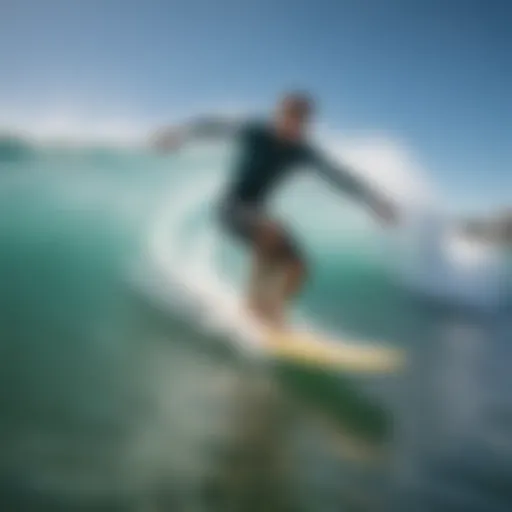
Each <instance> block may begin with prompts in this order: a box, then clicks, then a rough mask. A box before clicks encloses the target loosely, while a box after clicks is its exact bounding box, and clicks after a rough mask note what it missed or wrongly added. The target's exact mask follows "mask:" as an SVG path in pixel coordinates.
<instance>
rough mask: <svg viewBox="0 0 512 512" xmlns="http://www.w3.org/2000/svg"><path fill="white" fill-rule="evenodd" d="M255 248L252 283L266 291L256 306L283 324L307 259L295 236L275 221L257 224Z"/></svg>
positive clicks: (268, 318) (303, 272)
mask: <svg viewBox="0 0 512 512" xmlns="http://www.w3.org/2000/svg"><path fill="white" fill-rule="evenodd" d="M254 252H255V261H254V265H253V275H252V279H253V285H254V287H255V289H256V290H258V292H259V293H261V292H264V296H263V297H262V296H259V297H257V298H256V307H257V308H258V309H259V310H260V311H263V314H264V316H265V318H266V320H269V321H271V322H272V323H273V324H276V325H283V324H284V320H285V308H286V305H287V304H288V302H289V301H290V300H291V298H292V297H293V296H294V295H296V294H297V293H298V292H299V290H300V288H301V285H302V284H303V282H304V280H305V276H306V264H305V261H304V259H303V258H302V257H301V255H300V252H299V251H298V249H297V246H296V244H295V242H294V241H293V239H292V237H291V236H290V235H289V234H288V233H287V232H286V230H285V229H284V228H283V227H282V226H280V225H279V224H278V223H275V222H272V221H266V222H264V223H261V224H260V226H259V227H258V236H257V237H256V238H255V248H254ZM250 296H251V295H250Z"/></svg>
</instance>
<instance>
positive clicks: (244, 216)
mask: <svg viewBox="0 0 512 512" xmlns="http://www.w3.org/2000/svg"><path fill="white" fill-rule="evenodd" d="M219 210H220V211H219V216H218V218H219V221H220V225H221V228H222V229H223V231H224V232H227V233H228V234H229V235H231V236H232V237H234V238H235V239H237V240H239V241H240V242H242V243H244V244H245V245H248V246H250V247H252V246H253V245H254V243H255V240H256V237H257V236H258V232H259V230H260V229H261V228H262V226H263V225H264V224H268V223H269V222H271V223H272V224H273V225H275V226H276V227H277V228H278V230H279V232H280V241H279V243H278V247H277V249H276V251H277V253H276V258H279V259H286V260H290V259H291V260H295V261H297V260H299V261H301V262H303V261H304V259H303V257H302V254H301V251H300V249H299V246H298V244H297V242H296V240H295V239H294V238H293V237H292V235H291V234H290V233H289V231H288V230H287V229H286V228H285V227H284V226H283V225H282V224H281V223H280V222H277V221H275V220H274V219H271V218H269V216H268V215H267V214H266V212H265V211H264V209H263V208H262V207H261V206H259V205H258V204H253V203H247V202H244V201H240V200H233V199H228V200H224V201H221V205H220V208H219Z"/></svg>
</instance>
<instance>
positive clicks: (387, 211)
mask: <svg viewBox="0 0 512 512" xmlns="http://www.w3.org/2000/svg"><path fill="white" fill-rule="evenodd" d="M308 160H309V162H310V164H311V165H312V166H313V168H314V169H315V170H316V171H317V173H318V174H320V176H322V178H324V179H325V180H326V181H327V182H328V183H330V184H331V185H332V186H333V187H334V188H336V189H337V190H339V191H340V192H343V193H344V194H347V195H348V196H349V197H351V198H353V199H354V200H356V201H358V202H360V203H362V204H364V205H365V206H367V207H368V208H370V209H371V210H372V211H373V212H374V213H375V214H377V215H378V216H379V217H380V218H382V219H384V220H387V221H390V220H392V219H393V218H394V216H395V212H394V208H393V206H392V205H391V203H390V202H389V201H388V200H387V199H385V198H384V197H382V195H381V194H378V193H377V191H376V190H375V189H374V188H373V187H371V186H370V185H369V184H368V183H366V182H365V181H364V180H363V179H361V178H359V177H358V176H357V174H356V173H355V171H354V170H352V169H350V168H349V167H348V166H346V165H340V164H334V163H332V162H331V161H330V160H329V159H328V158H327V157H325V156H324V155H321V154H319V153H317V152H315V151H309V153H308Z"/></svg>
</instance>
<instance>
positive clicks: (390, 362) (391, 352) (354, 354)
mask: <svg viewBox="0 0 512 512" xmlns="http://www.w3.org/2000/svg"><path fill="white" fill-rule="evenodd" d="M265 339H266V350H267V351H268V352H269V353H270V355H271V356H272V357H273V358H275V359H277V360H285V361H287V362H290V363H294V362H296V363H297V364H301V365H305V366H316V367H320V368H323V369H325V370H339V371H352V372H362V373H390V372H395V371H398V370H399V369H400V368H401V367H402V366H403V365H404V363H405V358H404V354H403V353H402V352H401V351H400V350H396V349H393V348H391V347H386V346H381V345H376V344H374V345H369V344H361V343H353V342H346V341H341V340H339V341H338V340H328V339H326V338H324V337H322V336H320V335H316V334H311V333H306V332H300V331H291V330H290V331H287V330H283V331H279V330H269V331H267V333H266V335H265Z"/></svg>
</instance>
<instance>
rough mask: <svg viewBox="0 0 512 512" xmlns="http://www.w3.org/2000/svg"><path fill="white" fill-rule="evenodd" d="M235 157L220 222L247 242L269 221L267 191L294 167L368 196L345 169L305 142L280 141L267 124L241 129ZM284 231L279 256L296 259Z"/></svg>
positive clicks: (297, 253)
mask: <svg viewBox="0 0 512 512" xmlns="http://www.w3.org/2000/svg"><path fill="white" fill-rule="evenodd" d="M239 138H240V140H239V142H240V148H239V149H240V155H239V157H238V159H237V161H236V162H235V166H234V169H233V171H234V172H233V176H232V182H231V184H230V186H229V187H228V190H227V193H226V194H225V196H224V197H223V200H222V202H221V209H220V221H221V225H222V226H223V228H224V229H225V230H226V231H227V232H228V233H230V234H232V235H234V236H235V237H236V238H238V239H240V240H242V241H243V242H246V243H249V244H251V243H252V241H253V240H254V237H255V234H256V232H257V229H258V227H259V226H260V225H261V224H262V222H264V221H266V220H267V219H268V215H267V214H266V204H267V201H268V199H269V197H270V195H271V193H272V192H273V191H274V190H275V189H276V187H277V186H278V184H280V183H281V182H282V180H283V179H284V178H285V177H288V176H290V174H292V172H293V171H294V170H295V169H297V168H298V167H299V166H307V167H308V168H311V169H315V170H316V171H317V172H318V173H319V174H321V175H322V176H323V177H324V178H327V179H328V180H329V181H330V182H331V183H332V184H333V185H335V186H337V187H338V188H340V189H341V190H343V191H344V192H345V193H348V194H349V195H351V196H352V197H355V198H358V199H360V200H364V199H368V193H369V192H368V190H366V188H365V187H364V186H363V184H362V183H361V182H360V181H359V180H357V179H355V177H354V176H353V175H351V174H350V173H349V172H347V171H345V170H342V169H337V168H335V167H334V166H333V165H331V164H330V163H329V162H328V161H327V160H326V159H325V158H324V157H323V156H322V155H321V154H320V153H319V152H317V151H316V150H315V149H313V148H312V147H310V146H309V145H308V144H307V143H305V142H304V143H300V142H299V143H294V142H288V141H285V140H282V139H280V138H279V137H278V136H277V135H276V134H275V133H274V132H273V129H272V127H271V126H267V125H266V124H264V123H251V124H248V125H246V126H244V127H242V129H241V130H240V133H239ZM281 231H282V234H283V240H282V247H281V253H282V255H283V256H284V257H294V258H301V256H300V251H299V249H298V247H297V244H296V243H295V241H294V240H293V239H292V237H291V236H290V234H289V233H287V232H286V231H285V230H284V229H281Z"/></svg>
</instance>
